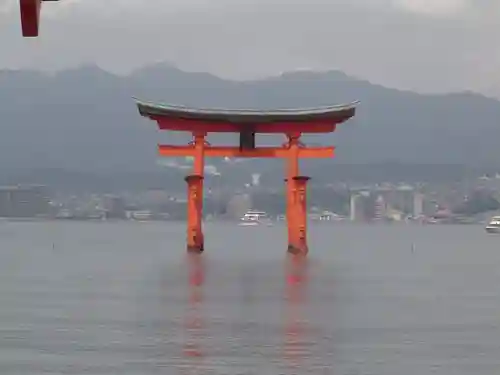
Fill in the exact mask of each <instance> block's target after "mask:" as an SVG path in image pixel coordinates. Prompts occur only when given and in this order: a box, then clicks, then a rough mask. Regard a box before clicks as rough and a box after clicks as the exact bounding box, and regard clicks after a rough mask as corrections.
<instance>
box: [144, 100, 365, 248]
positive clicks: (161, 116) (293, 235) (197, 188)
mask: <svg viewBox="0 0 500 375" xmlns="http://www.w3.org/2000/svg"><path fill="white" fill-rule="evenodd" d="M136 103H137V107H138V109H139V113H140V114H141V115H142V116H144V117H148V118H150V119H152V120H154V121H156V122H157V123H158V127H159V128H160V129H161V130H174V131H185V132H189V133H191V134H192V137H193V138H192V142H191V143H190V144H189V145H187V146H173V145H159V146H158V147H159V153H160V155H161V156H167V157H172V156H173V157H179V156H191V157H193V158H194V167H193V172H192V174H191V175H189V176H187V177H186V182H187V185H188V186H187V188H188V204H187V206H188V207H187V215H188V217H187V227H188V228H187V250H188V251H189V252H198V253H201V252H203V250H204V238H203V231H202V216H203V214H202V211H203V178H204V165H205V157H226V156H227V157H240V158H241V157H243V158H284V159H286V161H287V172H286V180H285V181H286V203H287V212H286V216H287V226H288V251H289V252H290V253H293V254H306V253H307V252H308V246H307V206H306V185H307V181H308V180H309V177H306V176H301V175H300V173H299V158H327V157H332V156H333V153H334V148H333V147H307V146H305V145H304V144H302V143H301V142H300V137H301V135H302V134H304V133H331V132H333V131H335V128H336V126H337V124H339V123H342V122H344V121H346V120H348V119H350V118H351V117H352V116H354V114H355V109H356V104H357V103H351V104H346V105H337V106H330V107H323V108H313V109H289V110H273V111H255V110H217V109H195V108H187V107H181V106H172V105H164V104H155V103H151V102H144V101H140V100H136ZM208 133H239V136H240V144H239V146H238V147H232V146H211V145H210V144H208V143H207V142H206V140H205V137H206V136H207V134H208ZM257 133H268V134H270V133H278V134H279V133H282V134H284V135H285V136H286V138H287V142H286V143H285V144H284V145H283V146H279V147H257V146H256V144H255V134H257Z"/></svg>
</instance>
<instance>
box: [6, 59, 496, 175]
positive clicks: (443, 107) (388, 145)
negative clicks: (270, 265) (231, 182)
mask: <svg viewBox="0 0 500 375" xmlns="http://www.w3.org/2000/svg"><path fill="white" fill-rule="evenodd" d="M134 96H135V97H139V98H143V99H148V100H158V101H161V102H166V103H172V104H183V105H189V106H197V107H228V108H238V107H239V108H263V109H264V108H276V107H310V106H319V105H330V104H336V103H345V102H351V101H354V100H359V101H360V105H359V110H358V114H357V116H356V117H355V118H354V119H353V120H351V121H349V122H347V123H345V124H342V125H341V126H339V127H338V130H337V132H336V133H334V134H332V135H326V136H314V137H310V138H308V139H310V140H311V141H312V142H313V143H321V144H329V143H333V144H335V145H336V146H337V158H336V159H335V161H323V162H320V163H315V164H312V167H311V168H315V167H314V165H316V166H320V165H321V168H322V173H323V174H325V173H324V172H325V169H324V166H330V167H332V172H331V173H332V175H333V174H335V167H334V165H336V164H344V165H345V164H372V163H384V162H398V163H403V164H406V163H413V164H454V165H461V166H492V167H496V166H497V165H500V160H499V156H498V155H499V154H498V150H500V126H499V119H500V102H499V101H497V100H494V99H490V98H487V97H484V96H481V95H478V94H474V93H456V94H448V95H420V94H416V93H412V92H403V91H398V90H394V89H388V88H384V87H381V86H377V85H372V84H370V83H369V82H367V81H363V80H359V79H355V78H352V77H349V76H347V75H345V74H343V73H341V72H337V71H331V72H324V73H314V72H291V73H286V74H283V75H281V76H278V77H270V78H268V79H266V80H260V81H252V82H235V81H227V80H223V79H220V78H217V77H215V76H212V75H210V74H205V73H189V72H183V71H181V70H179V69H177V68H175V67H172V66H169V65H166V64H160V65H154V66H150V67H146V68H143V69H141V70H138V71H136V72H134V73H133V74H131V75H129V76H116V75H113V74H110V73H108V72H105V71H103V70H101V69H99V68H98V67H95V66H86V67H82V68H79V69H74V70H67V71H61V72H59V73H57V74H55V75H46V74H43V73H38V72H33V71H0V134H1V136H0V169H2V170H7V169H8V170H17V169H23V170H33V169H45V168H50V169H52V170H54V169H64V170H72V171H78V172H89V171H93V172H98V171H101V172H104V173H108V172H109V171H110V170H111V169H114V170H115V171H116V173H121V172H125V171H135V172H141V173H146V172H153V171H157V170H158V169H159V167H158V165H157V157H156V149H155V145H156V144H157V143H158V142H160V141H165V140H169V139H170V140H173V141H174V142H176V143H178V142H181V141H183V140H184V139H186V138H185V137H182V136H180V135H171V134H160V133H159V132H158V131H157V130H156V125H155V123H153V122H151V121H147V120H145V119H143V118H141V117H140V116H139V114H138V113H137V110H136V107H135V104H134V101H133V100H132V97H134ZM224 140H225V141H226V143H229V142H230V141H234V142H236V138H235V137H229V138H225V139H222V140H221V139H219V142H221V141H224ZM267 142H269V141H267ZM278 142H280V141H278ZM255 163H259V164H255ZM325 163H326V165H325ZM309 164H310V163H309ZM244 165H248V166H250V167H249V168H254V169H255V168H259V166H262V165H267V164H263V163H262V161H260V162H259V161H255V162H253V161H251V162H247V163H244ZM316 169H317V168H316ZM106 171H108V172H106ZM326 174H328V173H326Z"/></svg>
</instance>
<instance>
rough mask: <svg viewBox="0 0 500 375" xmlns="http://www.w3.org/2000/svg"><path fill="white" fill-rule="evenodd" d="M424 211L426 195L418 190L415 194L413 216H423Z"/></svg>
mask: <svg viewBox="0 0 500 375" xmlns="http://www.w3.org/2000/svg"><path fill="white" fill-rule="evenodd" d="M423 213H424V195H423V194H421V193H418V192H416V193H415V194H413V217H419V216H422V215H423Z"/></svg>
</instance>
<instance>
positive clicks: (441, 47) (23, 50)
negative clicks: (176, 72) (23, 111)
mask: <svg viewBox="0 0 500 375" xmlns="http://www.w3.org/2000/svg"><path fill="white" fill-rule="evenodd" d="M17 3H18V1H17V0H0V46H1V49H0V51H1V52H0V68H24V67H30V68H40V69H51V70H53V69H60V68H65V67H70V66H75V65H80V64H82V63H97V64H98V65H99V66H101V67H102V68H104V69H106V70H110V71H113V72H118V73H126V72H128V71H130V70H131V69H134V68H137V67H140V66H142V65H145V64H148V63H155V62H159V61H170V62H173V63H175V64H176V65H178V66H180V67H182V68H184V69H186V70H197V71H210V72H212V73H215V74H217V75H220V76H223V77H230V78H238V79H240V78H255V77H262V76H267V75H272V74H276V73H279V72H281V71H285V70H292V69H299V68H313V69H323V70H324V69H340V70H343V71H344V72H346V73H348V74H352V75H355V76H358V77H362V78H367V79H369V80H371V81H373V82H376V83H380V84H383V85H386V86H391V87H399V88H405V89H406V88H408V89H413V90H417V91H436V90H437V91H449V90H461V89H471V90H475V91H481V92H485V93H488V94H495V95H496V94H499V93H500V76H499V74H498V71H500V49H498V48H495V47H496V45H497V43H496V42H495V40H496V39H497V37H498V35H500V33H499V32H500V1H498V0H322V1H319V0H287V1H285V0H62V2H61V3H59V4H58V3H53V4H51V3H48V4H46V5H45V6H44V8H43V10H42V12H43V15H42V18H43V22H42V30H41V33H42V35H41V37H40V38H39V39H23V38H21V36H20V26H19V16H18V12H19V11H18V4H17Z"/></svg>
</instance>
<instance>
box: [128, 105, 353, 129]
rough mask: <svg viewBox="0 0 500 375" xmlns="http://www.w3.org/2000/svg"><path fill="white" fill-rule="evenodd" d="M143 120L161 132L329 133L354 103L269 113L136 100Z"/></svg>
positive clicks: (350, 111)
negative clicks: (149, 121)
mask: <svg viewBox="0 0 500 375" xmlns="http://www.w3.org/2000/svg"><path fill="white" fill-rule="evenodd" d="M136 103H137V108H138V109H139V113H140V114H141V116H143V117H147V118H150V119H152V120H154V121H156V122H157V123H158V127H159V128H160V129H161V130H176V131H187V132H196V131H200V132H206V133H209V132H214V133H224V132H225V133H238V132H241V131H245V130H247V129H248V130H250V129H251V130H252V131H253V132H255V133H289V132H299V133H330V132H333V131H334V130H335V127H336V125H337V124H340V123H342V122H344V121H347V120H348V119H350V118H351V117H353V116H354V114H355V111H356V105H357V104H358V102H353V103H350V104H342V105H335V106H329V107H317V108H301V109H277V110H269V111H258V110H248V109H245V110H235V109H199V108H189V107H183V106H176V105H166V104H155V103H151V102H144V101H140V100H137V99H136Z"/></svg>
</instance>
